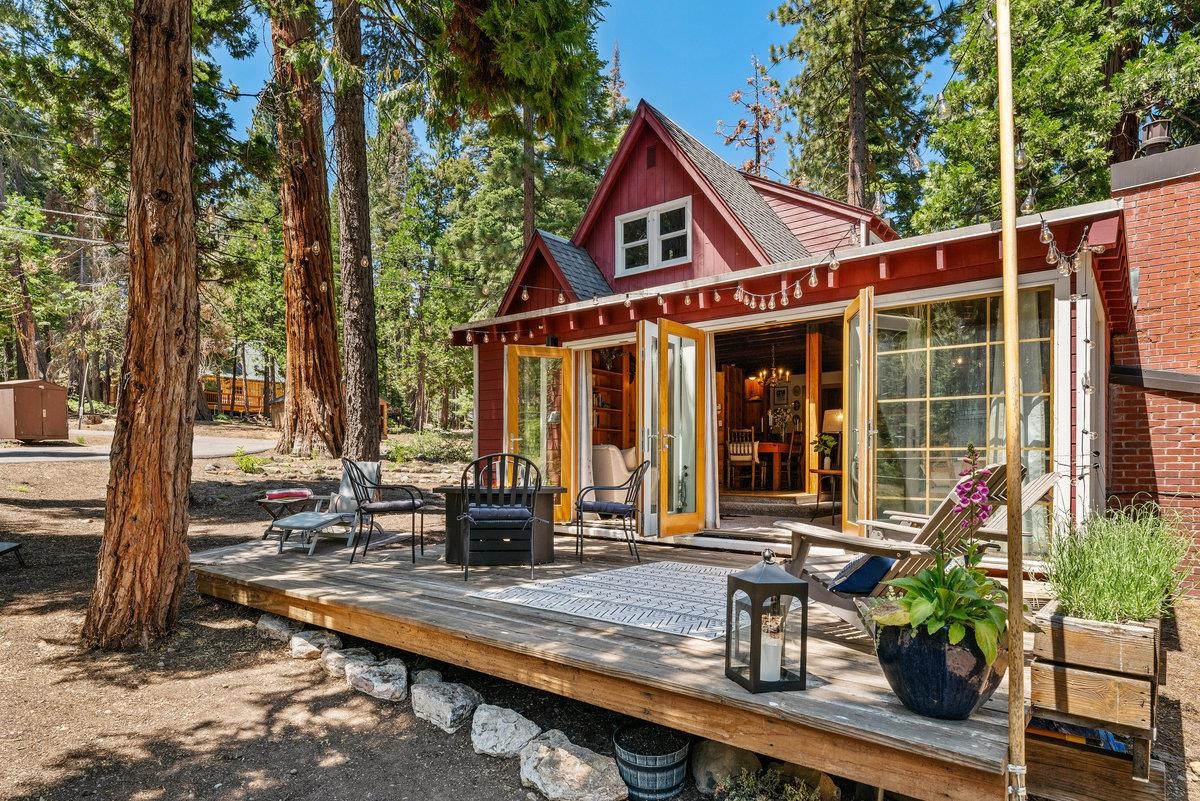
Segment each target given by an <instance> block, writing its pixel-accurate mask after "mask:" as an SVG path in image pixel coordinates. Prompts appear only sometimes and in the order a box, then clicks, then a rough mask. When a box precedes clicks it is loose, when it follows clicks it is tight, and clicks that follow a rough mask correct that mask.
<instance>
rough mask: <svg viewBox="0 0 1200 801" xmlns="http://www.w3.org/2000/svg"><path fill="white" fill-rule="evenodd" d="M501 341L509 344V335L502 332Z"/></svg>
mask: <svg viewBox="0 0 1200 801" xmlns="http://www.w3.org/2000/svg"><path fill="white" fill-rule="evenodd" d="M500 341H501V342H507V341H508V335H507V334H505V333H504V332H503V331H501V332H500Z"/></svg>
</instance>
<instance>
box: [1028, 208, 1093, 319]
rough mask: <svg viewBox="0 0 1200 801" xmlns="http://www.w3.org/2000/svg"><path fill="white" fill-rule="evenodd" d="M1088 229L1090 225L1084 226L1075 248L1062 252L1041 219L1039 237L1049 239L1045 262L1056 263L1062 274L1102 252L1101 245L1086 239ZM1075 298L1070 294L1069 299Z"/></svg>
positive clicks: (1073, 271)
mask: <svg viewBox="0 0 1200 801" xmlns="http://www.w3.org/2000/svg"><path fill="white" fill-rule="evenodd" d="M1090 231H1091V226H1088V227H1086V228H1084V229H1083V236H1082V237H1080V239H1079V244H1078V245H1076V246H1075V250H1073V251H1072V252H1070V253H1064V252H1063V251H1062V249H1061V248H1059V247H1058V243H1057V242H1055V241H1054V234H1053V233H1052V232H1051V231H1050V226H1048V225H1047V224H1046V221H1045V220H1042V232H1041V234H1040V236H1039V239H1040V238H1042V237H1046V236H1049V238H1050V241H1049V242H1046V243H1045V244H1047V245H1048V247H1047V248H1046V263H1047V264H1053V265H1056V266H1057V267H1058V271H1059V273H1061V274H1062V275H1064V276H1067V275H1071V274H1072V273H1075V272H1078V271H1079V268H1080V266H1082V265H1083V264H1085V263H1090V262H1091V259H1092V256H1094V255H1098V254H1100V253H1103V252H1104V246H1103V245H1093V244H1091V243H1090V242H1089V241H1088V233H1089V232H1090ZM1043 242H1045V240H1044V239H1043ZM1075 300H1076V296H1075V295H1072V296H1071V301H1072V302H1075Z"/></svg>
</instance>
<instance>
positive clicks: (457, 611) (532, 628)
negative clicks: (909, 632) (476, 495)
mask: <svg viewBox="0 0 1200 801" xmlns="http://www.w3.org/2000/svg"><path fill="white" fill-rule="evenodd" d="M558 551H559V558H558V561H557V562H556V563H554V564H552V565H546V566H543V567H539V568H538V571H537V578H538V579H547V578H555V577H561V576H566V575H571V574H577V573H583V572H591V571H600V570H607V569H612V568H617V567H627V566H629V565H631V564H633V560H632V558H631V557H629V555H628V553H627V552H626V551H625V549H624V546H623V545H618V544H615V543H610V542H604V541H589V542H588V544H587V552H586V557H585V561H584V563H583V564H582V565H580V564H579V563H578V562H576V561H575V560H574V559H573V558H571V551H572V547H571V544H570V543H569V541H565V540H562V539H560V540H559V542H558ZM642 554H643V560H644V561H649V560H663V559H668V560H672V561H677V562H695V563H700V564H711V565H724V566H735V567H737V566H743V565H749V564H751V563H752V562H753V561H754V557H752V556H749V555H742V554H732V553H713V552H708V551H703V550H695V549H690V548H669V547H662V546H654V545H643V547H642ZM439 555H440V548H431V549H427V554H426V556H424V557H419V558H418V561H417V564H416V565H415V566H414V565H412V564H410V563H409V561H408V548H407V546H406V545H403V546H401V545H397V546H395V547H394V548H392V549H387V550H382V551H372V552H371V555H370V556H369V558H368V559H367V560H366V561H361V562H355V564H353V565H351V564H349V563H348V562H347V559H346V555H345V552H344V551H343V550H341V549H334V548H332V547H330V546H326V548H325V549H323V550H320V551H318V553H317V555H316V556H314V557H311V558H310V557H308V556H306V555H305V554H304V553H302V552H300V551H298V550H297V551H291V552H285V553H284V554H282V555H280V554H277V553H276V544H275V543H274V542H251V543H246V544H243V545H236V546H230V547H226V548H221V549H217V550H213V551H208V552H205V553H201V554H195V555H194V556H193V559H192V563H193V568H194V570H195V572H196V580H197V589H198V590H199V591H200V592H202V593H205V594H207V595H211V596H214V597H218V598H223V599H226V600H230V601H234V602H237V603H240V604H244V605H247V606H252V607H255V608H258V609H262V610H265V611H269V612H273V613H275V614H279V615H283V616H286V617H290V618H293V619H296V620H302V621H305V622H307V623H311V624H314V625H319V626H324V627H328V628H331V629H334V630H337V631H340V632H343V633H346V634H350V635H353V636H356V637H361V638H364V639H367V640H371V641H374V642H379V643H383V644H386V645H390V646H394V647H396V648H400V649H403V650H406V651H409V652H413V653H418V654H421V655H424V656H427V657H430V658H433V659H438V660H441V661H445V662H449V663H452V664H456V665H460V666H462V667H466V668H470V669H473V670H477V671H480V672H483V673H487V674H490V675H493V676H498V677H501V678H504V679H508V680H511V681H514V682H519V683H521V684H525V685H529V686H532V687H537V688H539V689H542V690H546V691H549V692H553V693H557V694H560V695H564V696H568V697H571V698H575V699H578V700H580V701H584V702H586V703H589V704H594V705H596V706H600V707H605V708H608V709H611V710H614V711H617V712H620V713H624V714H627V715H631V716H634V717H638V718H643V719H646V720H652V721H656V722H658V723H662V724H665V725H667V726H671V727H674V728H677V729H681V730H684V731H687V732H691V733H693V734H696V735H700V736H704V737H709V738H713V739H717V740H722V741H725V742H727V743H730V744H733V745H737V746H740V747H744V748H748V749H751V750H753V751H757V752H759V753H762V754H767V755H770V756H772V757H776V758H778V759H781V760H785V761H789V762H796V763H799V764H802V765H808V766H812V767H816V768H820V769H822V770H825V771H827V772H830V773H833V774H836V775H840V776H844V777H846V778H849V779H854V780H856V781H860V782H865V783H867V784H871V785H874V786H877V787H883V788H885V789H888V790H892V791H894V792H898V793H903V794H904V795H907V796H912V797H914V798H920V799H954V800H955V801H958V800H961V801H967V800H968V799H970V800H971V801H977V800H978V799H983V798H995V799H1000V798H1002V797H1003V794H1004V790H1003V788H1004V785H1003V771H1004V767H1005V762H1006V755H1007V717H1006V713H1005V708H1006V703H1007V702H1006V698H1005V696H1004V694H1003V691H1002V692H1000V693H998V694H997V695H996V696H995V697H994V698H993V699H992V700H991V702H990V703H989V704H988V705H987V706H986V707H985V708H984V709H983V710H981V711H980V712H979V713H978V714H977V715H975V716H974V717H973V718H972V719H971V720H969V721H964V722H945V721H936V720H931V719H928V718H922V717H919V716H917V715H914V714H912V713H911V712H908V711H907V710H906V709H904V708H903V707H902V706H901V705H900V703H899V702H898V701H897V700H896V698H895V696H894V695H892V693H891V691H890V690H889V688H888V686H887V683H886V681H885V680H884V678H883V675H882V673H881V672H880V670H879V667H878V664H877V663H876V660H875V657H874V655H873V653H872V649H871V643H870V642H869V641H866V640H865V639H863V638H861V637H856V636H854V635H853V634H852V633H851V632H849V631H848V630H847V628H846V627H845V626H844V624H840V623H839V622H838V621H837V620H836V618H834V617H833V616H832V615H830V614H829V613H827V612H825V611H824V610H822V609H821V608H820V607H819V606H817V605H813V608H812V618H811V628H810V634H809V651H808V659H809V661H808V668H809V687H810V689H809V690H808V691H806V692H794V693H769V694H761V695H752V694H750V693H747V692H746V691H744V690H743V689H742V688H741V687H740V686H738V685H737V684H735V683H734V682H732V681H729V680H728V679H726V678H725V676H724V662H723V650H722V649H723V640H720V639H719V640H716V641H712V642H706V641H702V640H697V639H691V638H684V637H679V636H675V635H671V634H666V633H660V632H655V631H650V630H647V629H642V628H635V627H630V626H624V625H619V624H610V623H604V622H601V621H596V620H591V619H588V618H582V617H576V616H571V615H565V614H561V613H555V612H548V611H542V610H537V609H531V608H526V607H522V606H517V605H513V604H509V603H502V602H499V601H492V600H487V599H480V598H476V597H472V596H470V595H469V593H472V592H475V591H477V590H479V589H483V588H485V587H494V586H501V585H502V586H507V585H511V584H514V583H521V582H525V581H528V580H529V577H528V572H527V568H507V567H490V568H477V569H475V570H473V571H472V576H471V581H470V582H469V583H464V582H463V580H462V573H461V570H460V569H459V568H456V567H454V566H452V565H446V564H444V563H443V562H441V561H440V560H439V559H438V558H437V557H438V556H439ZM1002 690H1003V688H1002ZM1031 759H1036V754H1034V755H1031ZM1049 764H1050V765H1053V764H1054V761H1053V760H1050V762H1049ZM1035 778H1036V777H1035V775H1034V772H1033V771H1031V776H1030V781H1031V783H1032V782H1033V781H1034V779H1035ZM1031 789H1032V787H1031ZM1059 797H1070V796H1069V795H1060V796H1059ZM1081 797H1087V796H1081ZM1093 797H1094V796H1093ZM1135 797H1137V796H1136V794H1133V795H1127V796H1125V798H1127V799H1131V798H1135Z"/></svg>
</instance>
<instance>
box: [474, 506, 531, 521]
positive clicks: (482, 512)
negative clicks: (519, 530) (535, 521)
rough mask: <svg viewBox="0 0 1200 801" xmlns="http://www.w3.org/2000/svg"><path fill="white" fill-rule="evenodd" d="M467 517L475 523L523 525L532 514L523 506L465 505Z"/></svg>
mask: <svg viewBox="0 0 1200 801" xmlns="http://www.w3.org/2000/svg"><path fill="white" fill-rule="evenodd" d="M467 516H468V517H470V518H471V520H472V521H474V522H476V523H483V522H505V523H524V522H525V521H527V520H531V519H532V518H533V512H531V511H529V509H528V508H526V507H524V506H491V505H489V504H482V503H472V504H468V505H467Z"/></svg>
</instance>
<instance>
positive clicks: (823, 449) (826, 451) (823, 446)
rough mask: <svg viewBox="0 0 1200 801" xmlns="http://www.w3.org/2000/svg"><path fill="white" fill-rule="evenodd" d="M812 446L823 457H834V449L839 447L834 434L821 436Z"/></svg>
mask: <svg viewBox="0 0 1200 801" xmlns="http://www.w3.org/2000/svg"><path fill="white" fill-rule="evenodd" d="M810 444H811V445H812V446H813V448H814V449H815V450H816V452H817V453H819V454H821V455H822V456H832V455H833V449H834V448H836V447H837V437H835V436H834V435H833V434H820V435H818V436H817V438H816V439H814V440H813V441H812V442H811V443H810Z"/></svg>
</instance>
